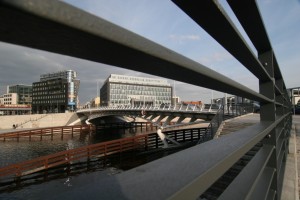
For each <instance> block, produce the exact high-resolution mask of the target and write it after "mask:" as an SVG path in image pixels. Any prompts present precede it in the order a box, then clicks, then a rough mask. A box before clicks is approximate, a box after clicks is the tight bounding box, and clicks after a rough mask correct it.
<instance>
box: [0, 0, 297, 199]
mask: <svg viewBox="0 0 300 200" xmlns="http://www.w3.org/2000/svg"><path fill="white" fill-rule="evenodd" d="M172 2H174V3H175V4H176V5H177V6H178V7H179V8H181V9H182V10H183V11H184V12H185V13H186V14H187V15H188V16H189V17H190V18H191V19H192V20H193V21H194V22H195V23H197V24H198V25H199V26H201V27H202V28H203V30H205V31H206V32H207V33H208V34H209V35H210V36H212V38H213V39H214V40H215V41H216V42H217V43H219V44H220V45H221V46H222V47H224V49H225V50H227V52H228V53H229V54H231V55H232V56H233V57H234V58H236V61H238V62H239V63H240V64H241V65H240V66H241V67H244V68H245V69H247V70H248V71H249V72H251V74H253V75H254V76H255V77H256V78H257V80H258V86H259V90H258V91H259V92H255V91H254V90H252V89H250V88H249V87H246V86H245V85H244V83H242V82H241V83H238V82H236V81H234V80H233V79H231V78H229V77H226V76H224V75H222V74H220V73H218V72H216V71H213V70H211V69H209V68H207V67H205V66H203V65H201V64H200V63H197V62H195V61H193V60H191V59H189V58H187V57H185V56H183V55H180V54H178V53H176V52H174V51H172V50H170V49H167V48H165V47H163V46H161V45H158V44H156V43H154V42H151V41H149V40H148V39H145V38H143V37H141V36H138V35H137V34H134V33H132V32H130V31H127V30H125V29H123V28H121V27H119V26H117V25H115V24H112V23H110V22H108V21H107V20H103V19H102V18H99V17H97V16H94V15H91V14H89V13H86V12H85V11H82V10H80V9H78V8H75V7H73V6H70V5H68V4H65V3H64V2H61V1H54V0H53V1H38V0H35V1H1V3H0V6H1V12H0V19H1V20H2V22H3V23H2V27H1V30H4V31H0V33H1V34H0V40H1V41H3V42H8V43H13V44H17V45H22V46H27V47H31V48H37V49H42V50H47V51H51V52H54V53H59V54H65V55H69V56H73V57H77V58H81V59H87V60H90V61H94V62H99V63H104V64H107V65H111V66H117V67H123V68H126V69H131V70H137V71H140V72H144V73H151V74H152V75H156V76H161V77H165V78H169V79H173V80H177V81H181V82H185V83H188V84H192V85H196V86H201V87H205V88H209V89H212V90H217V91H220V92H224V93H229V94H232V95H236V96H241V97H244V98H248V99H250V100H254V101H257V102H259V104H260V106H261V107H260V122H259V123H257V124H256V125H253V126H251V127H248V128H245V129H242V130H240V131H237V132H235V134H229V135H226V136H224V137H221V138H219V139H216V140H211V141H209V142H206V143H204V144H202V145H197V146H195V148H190V149H187V150H185V151H183V152H181V153H178V154H173V155H170V156H168V157H165V158H162V159H159V160H157V161H156V162H155V163H148V164H146V165H144V166H143V168H142V169H141V168H137V169H135V170H132V171H128V172H124V173H122V174H121V176H118V175H116V178H115V177H114V178H113V179H114V180H118V187H109V186H108V187H98V190H97V192H98V197H99V195H101V194H105V195H106V194H108V193H114V194H115V195H116V196H115V198H116V199H117V198H118V199H140V198H141V197H142V198H145V199H199V197H200V196H201V195H202V194H203V193H205V191H206V190H207V189H209V188H210V187H211V186H212V185H213V184H214V183H216V182H217V181H218V179H219V178H221V177H222V176H223V174H224V173H226V171H227V170H229V169H230V168H231V167H233V166H234V165H235V163H236V162H237V161H239V160H240V159H241V158H242V157H243V156H244V155H245V154H246V153H247V152H249V150H251V149H252V148H254V147H255V146H256V145H258V144H262V147H261V148H260V149H259V150H258V152H257V153H256V154H255V156H254V157H253V158H252V159H251V160H250V162H249V163H248V164H247V165H246V166H245V167H244V168H243V169H242V171H241V172H240V173H239V174H238V175H237V176H236V177H235V178H234V179H233V181H232V182H231V183H230V185H229V186H228V187H226V188H223V189H220V188H218V193H217V192H213V194H211V195H213V198H214V199H280V198H281V191H282V179H283V176H284V172H285V164H286V158H287V153H288V138H289V136H290V131H291V123H292V119H291V113H290V111H291V101H290V98H289V96H288V93H287V91H286V89H287V87H286V84H285V82H284V78H283V76H282V73H281V71H280V67H279V64H278V62H277V58H276V56H275V52H274V50H273V47H272V45H271V43H270V40H269V36H268V34H267V31H266V29H265V26H264V22H263V19H262V17H261V14H260V13H261V12H260V10H259V9H258V5H257V1H237V0H227V2H228V5H227V6H229V7H230V8H231V9H232V11H233V12H231V14H232V13H233V14H234V15H235V16H236V18H235V19H237V20H238V21H239V24H237V23H235V21H234V20H233V19H231V16H232V15H231V14H230V13H227V12H226V11H225V9H224V8H223V6H222V5H221V4H220V3H219V2H218V1H184V0H172ZM49 8H52V9H49ZM45 11H47V12H45ZM66 11H67V12H66ZM78 16H80V17H78ZM12 18H13V19H14V23H11V19H12ZM74 19H76V20H74ZM87 21H88V22H89V23H86V22H87ZM194 22H193V23H194ZM237 25H241V26H237ZM170 26H172V25H170ZM238 27H240V28H241V29H244V30H242V31H243V32H244V33H245V34H246V35H247V36H248V37H244V36H243V34H241V31H240V30H239V28H238ZM60 33H61V34H60ZM54 34H55V36H56V37H53V35H54ZM41 35H42V36H43V37H41ZM83 36H84V37H83ZM247 38H248V40H247ZM247 41H249V42H247ZM249 43H251V45H249ZM78 46H80V48H77V47H78ZM66 47H68V48H66ZM99 52H103V53H102V54H99ZM116 52H118V54H116ZM154 63H155V65H154ZM170 69H172V72H171V73H170ZM243 75H244V74H242V75H241V76H243ZM235 80H236V79H235ZM147 169H151V170H147ZM141 171H142V172H143V173H141ZM132 176H136V177H135V178H134V179H133V178H132ZM161 177H163V178H161ZM104 181H105V182H103V184H106V183H107V182H108V180H107V179H105V180H104ZM110 186H111V185H110ZM113 186H114V185H113ZM166 186H168V187H166ZM149 188H155V192H153V190H151V189H149ZM214 191H216V189H215V190H214ZM237 191H238V192H237ZM106 197H107V196H106ZM99 198H101V197H99Z"/></svg>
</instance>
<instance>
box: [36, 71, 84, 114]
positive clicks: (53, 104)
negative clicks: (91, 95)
mask: <svg viewBox="0 0 300 200" xmlns="http://www.w3.org/2000/svg"><path fill="white" fill-rule="evenodd" d="M76 78H77V73H76V72H75V71H73V70H66V71H60V72H56V73H49V74H43V75H41V76H40V81H39V82H35V83H33V85H32V113H49V112H50V113H52V112H58V113H63V112H66V111H74V110H76V109H77V103H78V102H77V99H78V98H77V96H78V90H79V84H80V81H79V80H78V79H76Z"/></svg>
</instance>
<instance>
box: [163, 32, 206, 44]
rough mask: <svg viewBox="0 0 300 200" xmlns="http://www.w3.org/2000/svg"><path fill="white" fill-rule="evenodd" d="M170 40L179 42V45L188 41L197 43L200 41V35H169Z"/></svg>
mask: <svg viewBox="0 0 300 200" xmlns="http://www.w3.org/2000/svg"><path fill="white" fill-rule="evenodd" d="M169 38H170V39H171V40H172V41H175V42H178V43H184V42H186V41H197V40H200V36H199V35H193V34H191V35H175V34H171V35H169Z"/></svg>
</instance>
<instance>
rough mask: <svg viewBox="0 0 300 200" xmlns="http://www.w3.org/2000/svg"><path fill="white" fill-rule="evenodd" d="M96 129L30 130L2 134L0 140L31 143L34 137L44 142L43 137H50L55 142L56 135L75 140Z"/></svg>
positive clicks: (80, 126) (61, 127)
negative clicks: (25, 139)
mask: <svg viewBox="0 0 300 200" xmlns="http://www.w3.org/2000/svg"><path fill="white" fill-rule="evenodd" d="M94 129H95V128H94V127H93V126H91V125H75V126H57V127H49V128H39V129H30V130H22V131H14V132H9V133H2V134H0V140H3V141H6V140H8V139H16V140H17V141H19V140H20V139H21V138H28V139H29V141H31V140H32V139H33V137H38V138H39V139H40V140H43V137H47V138H49V137H50V139H51V140H53V137H54V136H55V135H60V137H61V139H63V138H64V136H65V135H69V136H71V137H72V138H73V137H74V135H75V134H81V133H89V132H90V131H91V130H94Z"/></svg>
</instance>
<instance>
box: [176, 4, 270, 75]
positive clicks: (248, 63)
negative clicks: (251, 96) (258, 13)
mask: <svg viewBox="0 0 300 200" xmlns="http://www.w3.org/2000/svg"><path fill="white" fill-rule="evenodd" d="M173 2H174V3H175V4H177V5H178V6H179V7H180V8H181V9H182V10H183V11H184V12H185V13H186V14H187V15H188V16H190V17H191V18H192V19H193V20H194V21H195V22H196V23H197V24H199V25H200V26H201V27H202V28H203V29H204V30H205V31H206V32H207V33H208V34H210V35H211V36H212V37H213V38H214V39H215V40H216V41H217V42H219V43H220V44H221V45H222V46H223V47H224V48H225V49H226V50H227V51H228V52H229V53H231V54H232V55H233V56H234V57H235V58H236V59H237V60H238V61H239V62H240V63H242V64H243V65H244V66H245V67H247V68H248V70H249V71H251V72H252V73H253V74H254V75H255V76H256V77H258V78H259V79H260V80H270V79H271V78H270V76H269V75H268V73H267V72H266V70H265V69H264V68H263V66H262V65H261V63H260V62H259V60H258V59H257V57H256V56H255V55H254V53H253V52H252V50H251V48H250V47H249V45H248V44H247V43H246V42H245V40H244V38H243V37H242V36H241V34H240V32H239V31H238V29H237V28H236V27H235V25H234V23H233V22H232V21H231V20H230V18H229V17H228V15H227V14H226V12H225V11H224V10H223V8H222V6H221V5H220V4H219V3H218V2H217V1H209V0H205V1H201V3H199V2H197V1H193V2H191V1H185V0H173ZM199 4H200V5H199ZM220 30H223V31H220Z"/></svg>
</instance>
